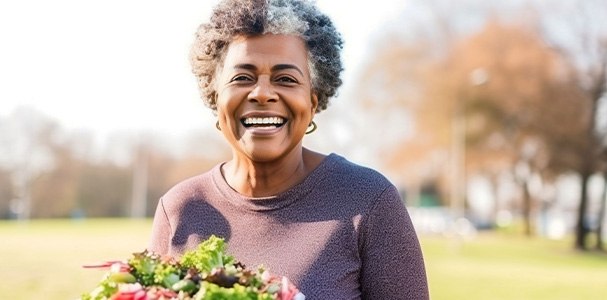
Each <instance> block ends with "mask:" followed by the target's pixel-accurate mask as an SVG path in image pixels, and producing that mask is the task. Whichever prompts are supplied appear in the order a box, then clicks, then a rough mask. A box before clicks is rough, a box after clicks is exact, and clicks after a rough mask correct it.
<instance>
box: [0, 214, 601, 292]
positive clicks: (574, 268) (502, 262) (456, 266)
mask: <svg viewBox="0 0 607 300" xmlns="http://www.w3.org/2000/svg"><path fill="white" fill-rule="evenodd" d="M150 224H151V223H150V221H149V220H145V221H129V220H88V221H33V222H29V223H15V222H0V237H1V238H2V246H1V247H0V282H2V284H0V299H12V300H19V299H28V300H31V299H45V300H55V299H57V300H59V299H62V300H63V299H76V298H78V296H79V295H80V294H81V293H82V292H86V291H89V290H90V289H91V288H93V287H94V286H95V284H96V283H97V282H98V281H99V279H100V277H101V276H102V275H103V271H98V270H87V269H82V268H81V267H80V266H81V265H83V264H87V263H95V262H100V261H103V260H113V259H126V258H128V257H130V254H131V253H132V252H136V251H141V250H143V249H144V248H145V246H146V243H147V240H148V236H149V229H150ZM422 247H423V249H424V253H425V258H426V266H427V269H428V277H429V282H430V292H431V296H432V297H431V298H432V299H438V300H440V299H607V255H605V254H599V253H584V254H582V253H578V252H575V251H573V250H571V243H570V242H569V241H549V240H543V239H539V238H536V239H528V238H524V237H519V236H512V235H506V234H496V233H493V234H490V233H484V234H481V235H479V236H478V237H476V238H475V239H472V240H468V241H465V242H464V241H456V240H454V239H449V238H442V237H422Z"/></svg>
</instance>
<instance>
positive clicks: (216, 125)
mask: <svg viewBox="0 0 607 300" xmlns="http://www.w3.org/2000/svg"><path fill="white" fill-rule="evenodd" d="M215 128H217V130H219V131H221V127H219V121H217V123H215Z"/></svg>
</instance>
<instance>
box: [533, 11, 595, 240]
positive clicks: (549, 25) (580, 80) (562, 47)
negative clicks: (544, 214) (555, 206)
mask: <svg viewBox="0 0 607 300" xmlns="http://www.w3.org/2000/svg"><path fill="white" fill-rule="evenodd" d="M537 9H538V10H539V11H540V12H543V16H544V18H543V20H542V21H543V23H542V25H543V27H541V29H542V30H543V33H544V35H545V36H546V39H547V40H548V41H550V42H551V43H553V44H554V46H555V48H557V49H558V50H559V52H560V53H561V55H562V56H563V57H565V58H566V59H568V60H570V61H572V62H573V64H572V65H573V66H574V67H575V69H574V70H575V79H576V85H577V88H578V90H579V91H580V93H581V96H582V98H581V99H580V101H579V102H578V104H579V105H580V106H583V107H584V109H585V111H584V114H583V115H582V116H583V119H584V120H585V122H584V123H583V130H582V131H581V132H580V136H579V139H578V142H577V143H576V149H575V150H576V151H574V152H573V153H572V160H573V161H574V164H573V166H572V169H573V170H575V171H576V172H577V173H578V174H579V175H580V181H581V183H580V184H581V186H582V189H581V192H580V203H579V209H578V215H577V221H576V234H575V237H576V238H575V248H576V249H579V250H586V249H587V248H588V246H587V236H588V234H589V233H590V228H589V227H588V216H587V214H588V212H587V210H588V194H587V185H588V180H589V178H590V177H591V176H592V175H593V174H595V173H597V172H601V171H602V172H605V170H606V168H607V167H606V166H605V165H606V159H607V158H606V157H605V156H604V155H602V153H604V152H605V149H606V147H607V143H606V141H607V122H605V121H603V122H601V114H600V111H601V110H600V108H601V105H602V106H606V105H607V104H606V102H607V99H606V97H605V94H606V89H607V86H606V85H607V26H605V24H604V21H605V15H607V3H606V2H605V1H595V0H588V1H576V2H573V3H570V2H558V3H551V4H550V5H546V6H542V5H538V8H537ZM563 20H566V21H565V22H563ZM554 27H558V30H555V28H554ZM563 32H564V33H565V34H564V35H565V36H568V38H566V39H564V38H563ZM559 33H560V34H559ZM603 115H604V113H603ZM599 213H602V212H601V211H600V210H599ZM598 219H602V215H601V216H599V218H598ZM597 240H598V242H599V243H602V241H601V240H600V239H597ZM597 247H601V246H597Z"/></svg>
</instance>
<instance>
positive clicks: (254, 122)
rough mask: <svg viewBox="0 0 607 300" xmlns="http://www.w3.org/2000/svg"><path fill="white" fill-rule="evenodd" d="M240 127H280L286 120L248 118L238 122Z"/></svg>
mask: <svg viewBox="0 0 607 300" xmlns="http://www.w3.org/2000/svg"><path fill="white" fill-rule="evenodd" d="M240 122H241V123H242V125H243V126H244V127H246V128H249V127H274V128H278V127H281V126H282V125H284V124H285V123H286V120H285V119H284V118H281V117H249V118H243V119H241V120H240Z"/></svg>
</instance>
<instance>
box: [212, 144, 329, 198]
mask: <svg viewBox="0 0 607 300" xmlns="http://www.w3.org/2000/svg"><path fill="white" fill-rule="evenodd" d="M319 155H320V154H318V153H314V152H311V151H309V150H307V149H304V148H300V150H299V151H293V152H291V153H289V154H288V155H286V156H285V157H283V158H280V159H278V160H276V161H272V162H255V161H251V160H250V159H248V158H246V157H242V156H240V155H234V156H233V158H232V160H231V161H229V162H227V163H226V164H225V165H224V166H223V169H222V171H223V176H224V178H225V179H226V181H227V183H228V184H229V185H230V186H231V187H232V188H233V189H234V190H236V191H237V192H239V193H240V194H242V195H245V196H247V197H267V196H273V195H276V194H279V193H281V192H284V191H286V190H288V189H289V188H291V187H293V186H294V185H296V184H298V183H299V182H301V181H303V179H304V178H305V177H306V176H307V175H308V174H309V173H310V172H311V171H312V170H313V169H314V168H315V167H316V166H317V165H318V163H320V160H319Z"/></svg>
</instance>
